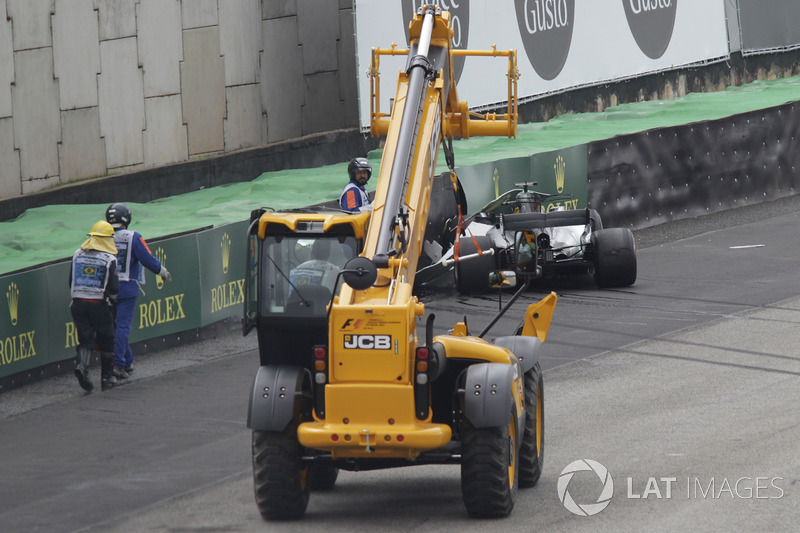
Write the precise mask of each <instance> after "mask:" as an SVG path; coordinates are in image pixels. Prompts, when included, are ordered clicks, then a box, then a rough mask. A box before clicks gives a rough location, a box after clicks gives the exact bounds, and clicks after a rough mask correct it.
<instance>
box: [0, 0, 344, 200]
mask: <svg viewBox="0 0 800 533" xmlns="http://www.w3.org/2000/svg"><path fill="white" fill-rule="evenodd" d="M351 4H352V2H351V1H350V0H339V1H336V2H322V1H313V2H312V1H297V0H286V1H275V0H263V1H262V0H224V1H222V0H0V199H5V198H9V197H15V196H18V195H27V194H31V193H34V192H37V191H40V190H42V189H45V188H51V187H54V186H58V185H63V184H66V183H69V182H73V181H76V180H82V179H86V178H91V177H97V176H104V175H114V174H123V173H130V172H137V171H141V170H143V169H148V168H153V167H160V166H164V165H169V164H174V163H181V162H186V161H191V160H195V159H207V158H209V157H214V156H219V155H221V154H225V153H229V152H233V151H237V150H241V149H246V148H251V147H260V146H263V145H265V144H270V143H276V142H280V141H285V140H288V139H295V138H299V137H303V136H307V135H311V134H315V133H321V132H328V131H332V130H338V129H343V128H348V127H349V128H352V127H356V126H357V124H358V115H357V92H356V81H355V50H354V44H353V43H354V39H353V17H352V7H351ZM256 175H257V174H256ZM252 177H255V176H251V178H252Z"/></svg>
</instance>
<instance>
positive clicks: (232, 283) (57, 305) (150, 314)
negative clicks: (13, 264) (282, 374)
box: [0, 221, 247, 391]
mask: <svg viewBox="0 0 800 533" xmlns="http://www.w3.org/2000/svg"><path fill="white" fill-rule="evenodd" d="M246 232H247V221H241V222H235V223H233V224H226V225H224V226H220V227H217V228H213V229H210V230H206V231H202V232H199V233H193V234H189V235H181V236H179V237H172V238H167V239H164V240H160V241H152V242H150V243H149V245H150V250H151V251H152V252H153V254H154V255H155V256H156V257H158V258H159V260H160V261H161V262H162V263H163V264H164V265H165V266H166V267H167V268H168V269H169V270H170V272H171V273H172V281H168V282H164V281H163V280H162V279H161V278H160V277H158V276H156V275H154V274H153V273H152V272H150V271H149V270H147V269H145V283H144V284H143V285H142V286H141V290H140V293H139V299H138V300H137V303H136V310H135V311H134V316H133V327H132V330H131V337H130V342H132V343H133V342H140V341H146V340H150V339H154V338H158V337H161V336H164V335H170V334H174V333H180V332H183V331H188V330H193V329H196V328H199V327H202V326H207V325H209V324H212V323H214V322H218V321H220V320H223V319H226V318H231V317H238V316H241V314H242V303H243V285H244V280H243V277H244V254H245V234H246ZM69 265H70V261H69V260H64V261H62V262H59V263H55V264H52V265H48V266H44V267H40V268H35V269H31V270H28V271H25V272H21V273H18V274H11V275H7V276H3V277H0V289H2V291H3V294H4V296H5V305H3V306H2V312H0V378H4V377H6V376H12V375H14V374H19V373H21V372H29V371H31V370H34V369H36V368H37V367H41V366H44V365H47V364H50V363H58V362H59V361H68V360H71V359H73V358H74V357H75V347H76V346H77V344H78V336H77V334H76V331H75V324H74V323H73V322H72V316H71V314H70V310H69V304H70V295H69V284H68V279H69ZM66 364H71V363H66ZM0 391H2V386H1V385H0Z"/></svg>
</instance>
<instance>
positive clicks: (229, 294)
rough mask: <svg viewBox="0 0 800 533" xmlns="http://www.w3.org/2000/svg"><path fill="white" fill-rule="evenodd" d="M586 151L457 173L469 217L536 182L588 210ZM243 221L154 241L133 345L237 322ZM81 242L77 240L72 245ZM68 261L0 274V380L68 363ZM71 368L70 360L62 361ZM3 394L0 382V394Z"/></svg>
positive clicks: (71, 347)
mask: <svg viewBox="0 0 800 533" xmlns="http://www.w3.org/2000/svg"><path fill="white" fill-rule="evenodd" d="M586 150H587V146H586V145H578V146H574V147H570V148H564V149H560V150H555V151H551V152H545V153H537V154H534V155H532V156H524V157H512V158H509V159H503V160H498V161H494V162H490V163H481V164H477V165H472V166H467V167H460V168H459V169H458V174H459V178H460V180H461V182H462V185H463V186H464V190H465V192H466V194H467V202H468V206H469V212H470V213H472V212H475V211H476V210H477V209H480V208H481V207H482V206H484V205H486V204H487V203H488V202H489V201H491V200H493V199H494V198H496V197H497V196H498V195H499V194H501V193H503V192H505V191H507V190H509V189H512V188H514V184H515V183H519V182H523V181H528V182H530V181H536V182H538V185H536V186H535V189H536V190H539V191H542V192H546V193H550V194H571V195H572V198H573V199H572V200H571V202H573V203H572V205H568V206H567V207H568V208H582V207H585V206H586V190H587V151H586ZM246 233H247V221H246V220H242V221H239V222H233V223H228V224H224V225H219V226H217V227H215V228H212V229H207V230H203V231H199V232H197V233H191V234H186V235H181V236H177V237H171V238H165V239H162V240H152V241H151V242H150V249H151V251H152V252H153V253H154V254H155V255H156V256H157V257H158V258H159V260H161V262H162V263H163V264H164V265H166V267H167V268H168V269H169V271H170V272H171V273H172V276H173V280H172V281H169V282H166V283H165V282H163V281H162V280H161V278H159V277H158V276H155V275H153V273H152V272H150V271H148V270H145V284H144V285H143V286H142V290H143V292H144V294H140V295H139V300H138V302H137V307H136V311H135V314H134V317H133V330H132V331H131V337H130V342H132V343H133V342H140V341H146V340H149V339H155V338H159V337H162V336H166V335H171V334H175V333H181V332H184V331H190V330H193V329H196V328H200V327H204V326H207V325H210V324H213V323H216V322H219V321H221V320H225V319H229V318H233V317H240V316H241V313H242V304H243V302H244V271H245V266H244V263H245V237H246ZM79 244H80V242H76V247H77V245H79ZM69 264H70V263H69V260H64V261H61V262H58V263H55V264H51V265H47V266H44V267H41V268H34V269H31V270H27V271H24V272H21V273H17V274H10V275H6V276H0V290H2V291H3V294H5V296H6V305H4V306H3V310H2V312H0V380H2V379H3V378H6V377H8V376H14V375H15V374H20V373H23V372H29V371H31V370H33V369H36V368H38V367H42V366H44V365H49V364H54V363H55V364H57V363H60V362H62V361H68V360H71V359H72V358H73V357H74V356H75V346H76V345H77V342H78V339H77V335H76V333H75V326H74V324H73V323H72V317H71V316H70V312H69V302H70V298H69V287H68V285H67V280H68V275H69ZM67 364H71V362H67ZM2 390H3V387H2V381H0V391H2Z"/></svg>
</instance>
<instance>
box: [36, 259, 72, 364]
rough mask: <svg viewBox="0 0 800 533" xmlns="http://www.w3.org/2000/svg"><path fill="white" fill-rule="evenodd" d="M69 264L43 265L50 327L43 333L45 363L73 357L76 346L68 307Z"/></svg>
mask: <svg viewBox="0 0 800 533" xmlns="http://www.w3.org/2000/svg"><path fill="white" fill-rule="evenodd" d="M71 265H72V263H71V261H64V262H61V263H57V264H55V265H49V266H47V267H45V270H46V272H47V300H46V302H47V305H46V309H47V315H48V317H49V322H50V328H48V331H47V332H46V334H45V335H43V337H44V339H46V340H47V356H46V359H47V361H46V362H47V363H52V362H53V361H61V360H64V359H71V358H74V357H75V348H76V347H77V346H78V332H77V330H76V329H75V323H74V322H73V321H72V313H71V312H70V309H69V304H70V303H71V301H72V299H71V298H70V295H69V269H70V266H71ZM43 362H45V361H43ZM40 364H42V362H40Z"/></svg>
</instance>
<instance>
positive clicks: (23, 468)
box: [0, 197, 800, 532]
mask: <svg viewBox="0 0 800 533" xmlns="http://www.w3.org/2000/svg"><path fill="white" fill-rule="evenodd" d="M799 223H800V197H790V198H786V199H783V200H778V201H775V202H770V203H767V204H763V205H760V206H753V207H746V208H740V209H737V210H732V211H727V212H723V213H717V214H713V215H709V216H706V217H701V218H696V219H692V220H687V221H681V222H677V223H671V224H665V225H662V226H657V227H654V228H649V229H646V230H641V231H638V232H636V238H637V245H638V261H639V277H638V281H637V283H636V284H635V285H634V286H633V287H630V288H627V289H622V290H599V289H597V288H595V287H594V286H593V284H592V283H591V281H590V280H587V279H573V280H570V281H569V282H558V283H556V284H555V285H554V286H553V287H552V289H553V290H555V291H556V292H557V293H558V295H559V301H558V305H557V307H556V313H555V317H554V320H553V324H552V327H551V329H550V332H549V335H548V338H547V342H546V344H545V348H546V350H545V355H544V358H543V359H542V366H543V368H544V370H545V373H544V376H545V406H546V407H545V419H546V431H545V442H546V443H545V470H544V473H543V476H542V479H541V480H540V482H539V484H538V485H537V486H536V487H534V488H532V489H525V490H521V491H520V492H519V494H518V497H517V503H516V507H515V509H514V511H513V513H512V514H511V516H510V517H508V518H506V519H502V520H496V521H488V522H487V521H485V520H470V519H468V518H467V517H466V513H465V512H464V508H463V504H462V502H461V493H460V476H459V469H458V467H457V466H441V467H439V466H425V467H412V468H402V469H394V470H386V471H375V472H359V473H350V472H342V473H341V474H340V476H339V481H338V482H337V485H336V488H335V489H334V490H333V491H331V492H323V493H313V494H312V496H311V500H310V503H309V506H308V511H307V514H306V517H305V518H304V519H303V520H302V521H297V522H288V523H286V522H284V523H267V522H264V521H263V520H262V519H261V517H260V516H259V514H258V511H257V508H256V506H255V503H254V499H253V488H252V470H251V463H250V461H251V457H250V431H249V430H248V429H247V428H246V413H247V401H248V395H249V388H250V386H251V381H252V378H253V376H254V374H255V370H256V367H257V364H258V358H257V355H256V353H255V352H254V348H255V342H256V341H255V337H254V336H253V335H251V336H249V337H244V338H243V337H241V336H237V335H234V334H231V335H229V336H223V337H220V338H218V339H214V340H211V341H205V342H203V343H195V344H188V345H185V346H182V347H179V348H176V349H172V350H168V351H163V352H158V353H154V354H149V355H146V356H143V357H141V358H139V360H137V362H136V367H137V368H136V372H135V374H134V375H133V377H132V379H131V380H129V381H130V382H129V383H128V384H126V385H125V386H122V387H118V388H116V389H114V390H111V391H107V392H103V393H99V392H97V393H94V394H91V395H84V394H83V393H82V391H81V390H80V389H79V387H78V385H77V383H76V382H75V379H74V377H73V376H72V375H64V376H60V377H56V378H52V379H49V380H46V381H43V382H39V383H35V384H32V385H28V386H26V387H24V388H21V389H17V390H13V391H9V392H6V393H3V394H2V395H0V435H2V437H1V438H0V531H3V532H17V531H19V532H32V531H42V532H61V531H70V532H71V531H119V532H123V531H162V532H172V531H189V532H192V531H203V532H206V531H226V532H228V531H320V530H324V531H333V532H337V531H376V530H378V531H409V530H420V531H455V530H459V531H464V532H471V531H485V530H486V529H490V530H503V531H547V530H558V531H674V530H677V529H679V528H680V529H692V530H695V531H722V530H744V529H753V530H759V531H796V530H797V517H798V516H800V482H799V481H800V446H798V444H797V443H798V442H800V415H798V412H800V328H799V327H798V326H799V325H800V268H798V250H799V249H800V233H798V230H797V228H798V226H799V225H800V224H799ZM548 289H549V288H548ZM548 289H545V288H542V287H537V288H536V289H535V290H533V291H531V292H529V293H527V294H525V295H524V296H523V297H522V298H521V299H520V301H518V302H517V303H516V304H515V305H514V307H513V308H512V310H511V311H510V312H509V313H508V315H507V316H506V317H504V318H503V319H502V320H501V321H500V322H498V324H497V325H496V326H495V328H493V330H492V331H491V332H490V333H489V335H487V336H489V337H491V336H493V335H501V334H507V333H510V332H511V331H513V329H514V327H515V326H516V325H517V323H518V321H519V319H520V316H521V313H522V310H523V309H524V306H525V305H527V304H528V303H530V302H533V301H535V300H537V299H538V298H540V297H541V296H542V295H543V294H544V293H546V292H547V290H548ZM424 301H425V303H426V306H427V311H428V312H433V313H435V314H436V316H437V319H436V328H437V332H439V331H444V330H446V329H447V328H448V327H450V326H452V324H453V323H454V322H455V321H457V320H459V319H461V318H462V317H463V316H464V315H467V316H468V322H469V324H470V328H471V329H472V330H473V333H475V332H477V331H480V330H481V329H483V326H484V325H485V324H486V323H488V320H489V319H490V318H491V316H492V314H493V311H494V310H495V309H496V308H497V305H498V302H497V298H496V297H484V298H463V297H459V296H457V295H455V294H452V293H446V294H445V293H441V292H439V293H431V294H427V295H425V296H424ZM96 372H97V371H96V370H95V379H96V376H97V374H96ZM582 459H590V460H592V461H596V462H597V463H591V464H600V465H602V467H605V468H606V469H607V472H608V474H609V475H610V479H611V481H610V482H609V481H608V479H609V478H606V477H604V480H605V481H606V485H604V484H603V482H601V481H600V477H599V475H598V474H595V472H593V471H591V470H583V471H576V473H575V474H574V475H573V477H572V478H571V480H570V479H569V477H568V476H569V474H568V473H565V469H566V467H567V466H568V465H571V464H572V463H573V462H574V461H578V460H582ZM583 464H584V465H587V464H590V463H583ZM572 470H575V467H574V466H573V468H572ZM598 471H600V473H601V474H603V472H602V469H601V468H598ZM567 481H569V482H568V483H567ZM559 482H561V483H560V486H561V489H562V490H561V491H559ZM609 483H612V484H613V490H612V491H611V492H610V493H608V494H612V495H613V496H612V497H611V499H610V500H608V503H607V506H606V507H604V508H603V509H602V510H601V511H599V512H598V513H597V514H594V515H592V516H578V515H576V514H574V513H573V512H571V511H570V510H568V509H567V506H565V505H564V504H562V502H561V499H562V498H566V499H567V501H568V502H569V499H570V498H571V499H572V501H573V502H575V504H576V505H573V506H572V507H573V509H576V510H577V511H579V512H580V507H581V506H583V509H584V512H587V514H588V513H591V512H594V511H596V510H598V509H599V508H601V507H603V503H604V502H600V504H599V505H596V506H595V507H591V505H592V504H597V500H598V498H599V497H600V495H601V491H602V489H603V487H604V486H608V485H609ZM609 488H611V487H609ZM587 510H588V511H587Z"/></svg>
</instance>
